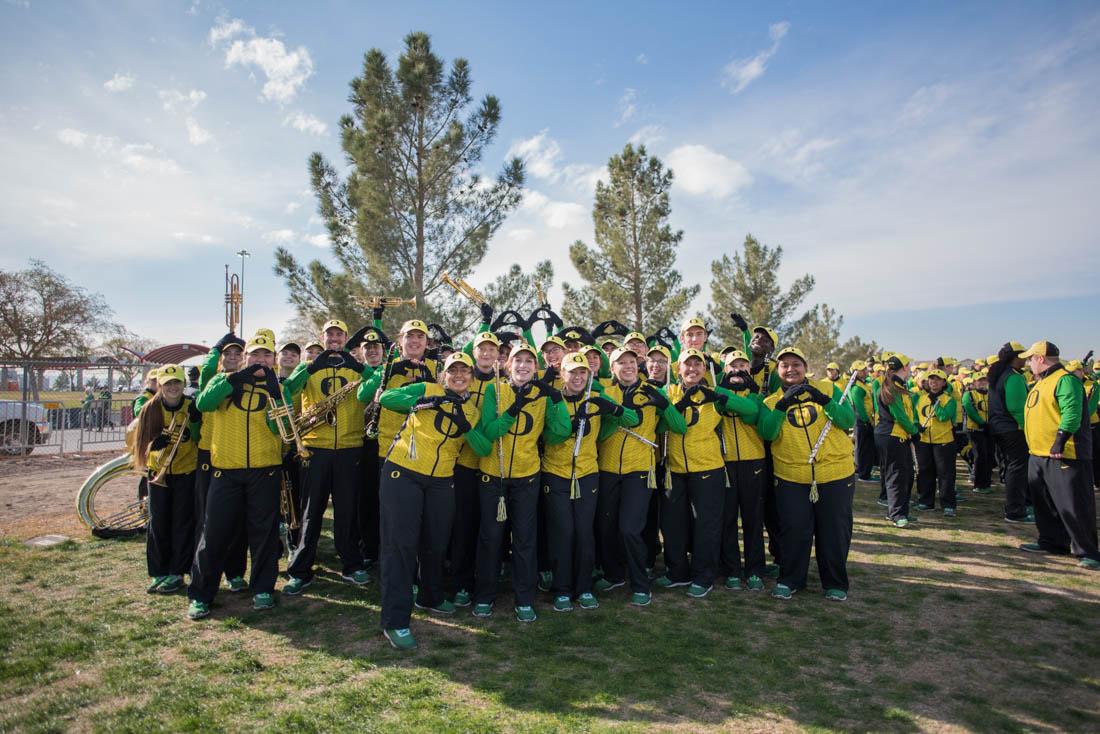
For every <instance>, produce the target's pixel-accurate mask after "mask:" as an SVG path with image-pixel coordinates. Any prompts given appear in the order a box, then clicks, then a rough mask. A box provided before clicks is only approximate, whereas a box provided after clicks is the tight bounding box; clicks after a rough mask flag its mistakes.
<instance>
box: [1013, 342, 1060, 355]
mask: <svg viewBox="0 0 1100 734" xmlns="http://www.w3.org/2000/svg"><path fill="white" fill-rule="evenodd" d="M1058 354H1059V352H1058V347H1056V346H1055V345H1054V344H1052V343H1050V342H1047V341H1041V342H1035V343H1034V344H1032V345H1031V348H1030V349H1028V350H1027V351H1026V352H1020V359H1027V358H1029V357H1057V356H1058Z"/></svg>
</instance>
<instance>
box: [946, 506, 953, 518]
mask: <svg viewBox="0 0 1100 734" xmlns="http://www.w3.org/2000/svg"><path fill="white" fill-rule="evenodd" d="M943 516H944V517H955V508H954V507H945V508H943Z"/></svg>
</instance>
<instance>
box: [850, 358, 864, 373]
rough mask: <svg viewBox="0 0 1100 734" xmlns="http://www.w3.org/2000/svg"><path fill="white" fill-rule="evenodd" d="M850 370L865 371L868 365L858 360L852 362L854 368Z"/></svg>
mask: <svg viewBox="0 0 1100 734" xmlns="http://www.w3.org/2000/svg"><path fill="white" fill-rule="evenodd" d="M850 369H851V370H852V372H859V371H860V370H865V369H867V363H866V362H864V361H863V360H862V359H857V360H855V361H854V362H852V366H851V368H850Z"/></svg>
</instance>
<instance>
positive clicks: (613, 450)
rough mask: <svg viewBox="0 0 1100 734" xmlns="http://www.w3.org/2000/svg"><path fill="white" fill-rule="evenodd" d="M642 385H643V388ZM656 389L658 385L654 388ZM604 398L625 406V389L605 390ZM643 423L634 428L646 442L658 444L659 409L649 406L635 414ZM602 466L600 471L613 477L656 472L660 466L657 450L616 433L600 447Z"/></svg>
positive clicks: (610, 388)
mask: <svg viewBox="0 0 1100 734" xmlns="http://www.w3.org/2000/svg"><path fill="white" fill-rule="evenodd" d="M640 385H641V382H639V387H640ZM654 387H656V385H655V386H654ZM604 395H606V396H607V397H609V398H611V399H612V400H614V401H615V402H616V403H618V404H619V405H622V404H623V388H622V385H620V384H619V383H618V382H612V383H611V384H610V385H608V386H607V387H606V388H604ZM635 412H637V413H638V417H639V418H641V423H639V424H638V425H637V426H633V427H631V428H630V430H631V431H633V432H634V433H637V434H638V435H639V436H641V437H642V438H645V439H648V440H650V441H653V442H654V443H656V442H657V423H658V422H659V421H660V419H661V414H660V413H659V412H658V411H657V408H656V407H654V406H652V405H647V406H645V407H644V408H641V409H640V410H637V409H636V410H635ZM597 449H598V452H597V453H598V457H599V458H598V462H599V467H600V471H604V472H611V473H612V474H630V473H633V472H643V471H649V470H650V469H653V468H654V467H656V465H657V457H656V456H655V452H654V450H653V447H652V446H650V445H648V444H645V443H642V442H641V441H639V440H638V439H636V438H634V437H633V436H631V435H630V434H628V433H626V432H625V431H620V430H617V429H616V430H615V431H614V432H613V433H611V434H610V435H609V436H607V438H605V439H604V440H603V441H600V442H599V444H598V446H597Z"/></svg>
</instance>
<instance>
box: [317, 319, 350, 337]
mask: <svg viewBox="0 0 1100 734" xmlns="http://www.w3.org/2000/svg"><path fill="white" fill-rule="evenodd" d="M329 329H339V330H340V331H342V332H344V333H345V334H349V333H351V332H349V331H348V325H347V324H345V323H344V322H343V321H341V320H340V319H329V320H328V321H326V322H325V325H324V326H322V327H321V333H322V334H324V333H325V332H326V331H328V330H329Z"/></svg>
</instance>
